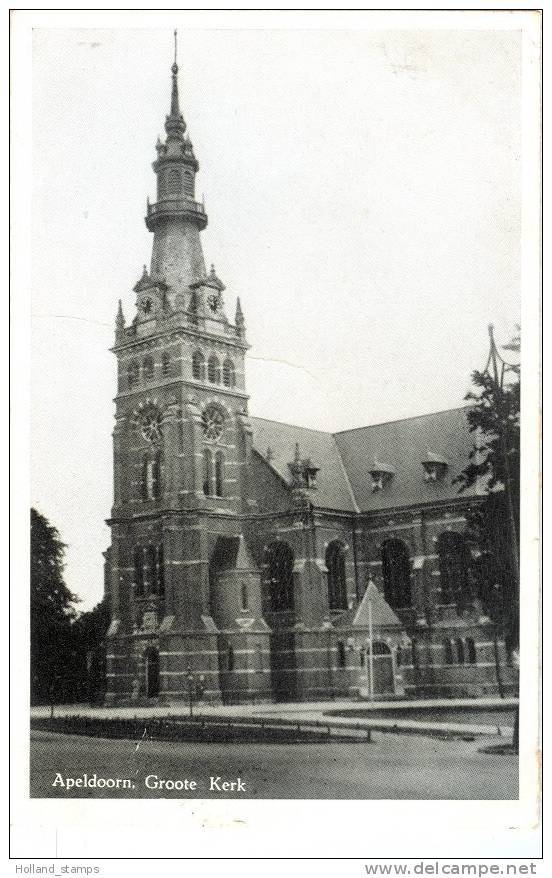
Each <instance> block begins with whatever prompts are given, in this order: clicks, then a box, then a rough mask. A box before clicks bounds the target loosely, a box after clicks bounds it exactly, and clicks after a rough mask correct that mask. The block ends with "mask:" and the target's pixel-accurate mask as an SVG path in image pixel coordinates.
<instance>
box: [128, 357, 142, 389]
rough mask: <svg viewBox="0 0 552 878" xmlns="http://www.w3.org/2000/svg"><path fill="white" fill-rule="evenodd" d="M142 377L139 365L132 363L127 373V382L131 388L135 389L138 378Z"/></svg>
mask: <svg viewBox="0 0 552 878" xmlns="http://www.w3.org/2000/svg"><path fill="white" fill-rule="evenodd" d="M139 377H140V368H139V366H138V363H135V362H133V363H130V364H129V367H128V371H127V381H128V386H129V387H134V386H135V385H136V384H138V378H139Z"/></svg>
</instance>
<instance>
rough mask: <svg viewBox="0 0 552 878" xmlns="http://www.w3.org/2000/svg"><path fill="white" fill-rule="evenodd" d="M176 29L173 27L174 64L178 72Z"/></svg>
mask: <svg viewBox="0 0 552 878" xmlns="http://www.w3.org/2000/svg"><path fill="white" fill-rule="evenodd" d="M177 40H178V31H177V30H176V28H175V29H174V66H175V67H176V72H177V73H178V60H177V56H178V42H177Z"/></svg>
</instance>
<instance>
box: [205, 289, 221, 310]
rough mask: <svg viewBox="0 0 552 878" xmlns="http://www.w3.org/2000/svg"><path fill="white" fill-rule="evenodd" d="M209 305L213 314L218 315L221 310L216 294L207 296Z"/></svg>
mask: <svg viewBox="0 0 552 878" xmlns="http://www.w3.org/2000/svg"><path fill="white" fill-rule="evenodd" d="M207 304H208V305H209V308H210V309H211V311H212V312H213V314H216V313H217V311H218V308H219V297H218V296H217V294H216V293H210V295H208V296H207Z"/></svg>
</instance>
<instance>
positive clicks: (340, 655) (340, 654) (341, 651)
mask: <svg viewBox="0 0 552 878" xmlns="http://www.w3.org/2000/svg"><path fill="white" fill-rule="evenodd" d="M337 664H338V666H339V667H340V668H344V667H345V666H346V665H347V654H346V652H345V644H344V643H343V641H342V640H338V641H337Z"/></svg>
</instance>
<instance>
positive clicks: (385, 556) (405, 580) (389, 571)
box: [381, 540, 412, 609]
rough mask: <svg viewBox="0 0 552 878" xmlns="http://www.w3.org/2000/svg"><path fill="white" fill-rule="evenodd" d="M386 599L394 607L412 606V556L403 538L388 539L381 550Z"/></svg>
mask: <svg viewBox="0 0 552 878" xmlns="http://www.w3.org/2000/svg"><path fill="white" fill-rule="evenodd" d="M381 560H382V573H383V588H384V592H385V600H386V601H387V603H388V604H389V606H391V607H393V608H394V609H400V608H401V607H410V606H411V605H412V593H411V590H410V558H409V555H408V549H407V547H406V545H405V544H404V543H403V542H402V540H386V541H385V542H384V544H383V547H382V550H381Z"/></svg>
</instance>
